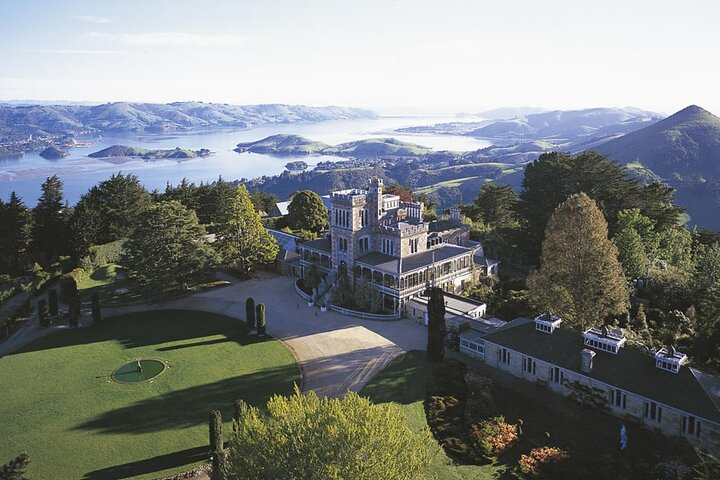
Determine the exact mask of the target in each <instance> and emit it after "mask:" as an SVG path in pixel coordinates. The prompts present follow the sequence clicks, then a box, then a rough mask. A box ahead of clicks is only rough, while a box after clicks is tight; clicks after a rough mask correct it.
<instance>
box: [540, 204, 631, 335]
mask: <svg viewBox="0 0 720 480" xmlns="http://www.w3.org/2000/svg"><path fill="white" fill-rule="evenodd" d="M528 288H529V290H530V295H531V299H532V301H533V304H534V305H535V307H536V308H538V309H539V310H542V311H547V310H550V311H553V312H555V313H557V314H558V315H559V316H560V317H561V318H563V320H564V321H565V325H566V326H569V327H571V328H575V329H580V330H583V329H585V328H587V327H589V326H592V325H595V324H598V323H601V322H602V321H603V320H605V318H606V317H607V316H610V315H619V314H622V313H625V312H626V311H627V309H628V307H629V301H628V299H629V293H630V292H629V288H628V285H627V283H626V281H625V278H624V276H623V274H622V267H621V265H620V262H619V261H618V250H617V247H616V246H615V245H614V244H613V243H612V242H611V241H610V240H609V239H608V227H607V222H606V221H605V218H604V217H603V215H602V212H601V211H600V209H599V208H598V206H597V204H596V203H595V202H594V201H593V200H592V199H591V198H590V197H589V196H587V195H586V194H584V193H580V194H576V195H571V196H570V197H569V198H568V199H567V200H566V201H565V202H563V203H561V204H560V205H559V206H558V207H557V209H556V210H555V212H554V213H553V215H552V216H551V217H550V220H549V221H548V224H547V228H546V229H545V240H544V241H543V244H542V255H541V258H540V269H539V270H538V271H537V272H534V273H532V274H531V275H530V276H529V277H528Z"/></svg>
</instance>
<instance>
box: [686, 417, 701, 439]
mask: <svg viewBox="0 0 720 480" xmlns="http://www.w3.org/2000/svg"><path fill="white" fill-rule="evenodd" d="M682 431H683V433H684V434H685V435H690V436H693V437H699V436H700V420H698V419H697V418H695V417H693V416H692V415H684V416H683V427H682Z"/></svg>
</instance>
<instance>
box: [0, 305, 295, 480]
mask: <svg viewBox="0 0 720 480" xmlns="http://www.w3.org/2000/svg"><path fill="white" fill-rule="evenodd" d="M242 325H243V323H242V322H241V321H239V320H236V319H232V318H229V317H226V316H223V315H216V314H212V313H206V312H194V311H147V312H140V313H133V314H127V315H122V316H117V317H112V318H108V319H105V320H104V321H103V323H102V324H100V325H98V326H93V327H88V328H79V329H71V330H63V331H61V332H58V333H54V334H51V335H49V336H47V337H45V338H43V339H40V340H38V341H36V342H34V343H32V344H30V345H28V346H27V347H26V348H25V349H23V350H22V351H21V352H18V353H15V354H12V355H8V356H5V357H3V358H0V425H2V435H0V464H3V463H5V462H7V461H9V460H10V459H11V458H13V457H15V456H16V455H18V454H19V453H20V452H22V451H27V452H28V454H29V456H30V467H29V469H28V476H29V477H30V478H33V479H36V480H42V479H56V478H85V479H119V478H135V477H137V478H159V477H163V476H167V475H170V474H172V473H176V472H179V471H183V470H187V469H190V468H192V466H193V464H197V463H198V462H202V461H204V460H205V459H206V458H207V452H208V426H207V424H208V417H209V412H210V410H212V409H219V410H220V411H221V412H222V414H223V419H224V420H225V432H226V435H225V437H226V438H227V433H228V432H229V431H230V425H231V422H230V420H231V419H232V413H233V401H234V400H236V399H243V400H245V401H246V402H248V403H250V404H253V405H257V406H262V405H264V404H265V401H266V400H267V399H268V398H269V397H270V396H271V395H273V394H276V393H277V394H289V393H291V392H292V388H293V383H299V381H300V379H299V372H298V368H297V365H296V363H295V360H294V358H293V356H292V354H291V353H290V352H289V351H288V350H287V349H286V348H285V347H284V346H283V345H282V344H281V343H280V342H278V341H277V340H273V339H271V338H268V337H266V338H258V337H256V336H241V335H240V333H239V332H240V331H241V328H242ZM138 359H142V360H141V363H142V362H143V361H144V360H145V359H152V360H156V361H158V362H161V363H162V365H163V366H164V369H163V370H162V374H161V375H157V376H154V377H153V378H148V379H143V381H139V382H132V383H123V382H118V381H115V380H114V379H113V372H117V371H118V369H119V368H122V367H123V366H125V365H128V364H131V363H133V364H136V362H137V360H138Z"/></svg>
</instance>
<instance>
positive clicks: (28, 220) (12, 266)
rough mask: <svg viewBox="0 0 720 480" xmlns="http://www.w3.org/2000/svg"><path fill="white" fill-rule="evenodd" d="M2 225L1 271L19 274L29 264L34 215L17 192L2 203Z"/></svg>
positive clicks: (0, 218) (0, 243) (0, 236)
mask: <svg viewBox="0 0 720 480" xmlns="http://www.w3.org/2000/svg"><path fill="white" fill-rule="evenodd" d="M0 202H1V201H0ZM0 225H2V228H0V272H8V273H10V274H13V275H19V274H20V273H22V272H23V271H25V270H26V268H27V266H28V248H29V246H30V240H31V232H32V215H31V214H30V210H29V209H28V208H27V207H26V206H25V204H24V203H23V201H22V199H21V198H20V197H19V196H18V195H17V194H16V193H15V192H12V193H11V194H10V199H9V201H8V202H7V203H0Z"/></svg>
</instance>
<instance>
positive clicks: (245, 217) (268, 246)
mask: <svg viewBox="0 0 720 480" xmlns="http://www.w3.org/2000/svg"><path fill="white" fill-rule="evenodd" d="M224 214H225V216H224V217H223V218H221V219H219V221H218V223H217V225H216V236H217V241H216V242H215V244H214V246H215V248H216V249H217V251H218V253H219V254H220V257H221V260H222V262H223V263H225V264H228V265H231V266H233V267H234V268H236V269H237V270H238V271H239V272H240V273H242V274H243V275H246V274H248V273H249V272H250V269H251V268H252V267H253V266H254V265H257V264H264V263H271V262H273V261H275V258H276V257H277V255H278V252H279V248H278V245H277V242H276V241H275V238H274V237H273V236H272V235H270V233H268V231H267V230H265V228H264V227H263V225H262V221H261V220H260V214H259V213H258V212H257V211H255V208H254V207H253V204H252V202H251V201H250V194H249V193H248V191H247V188H245V186H244V185H240V186H239V187H237V188H236V189H235V194H234V196H233V197H232V198H231V199H230V200H229V201H228V203H227V205H225V208H224Z"/></svg>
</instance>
